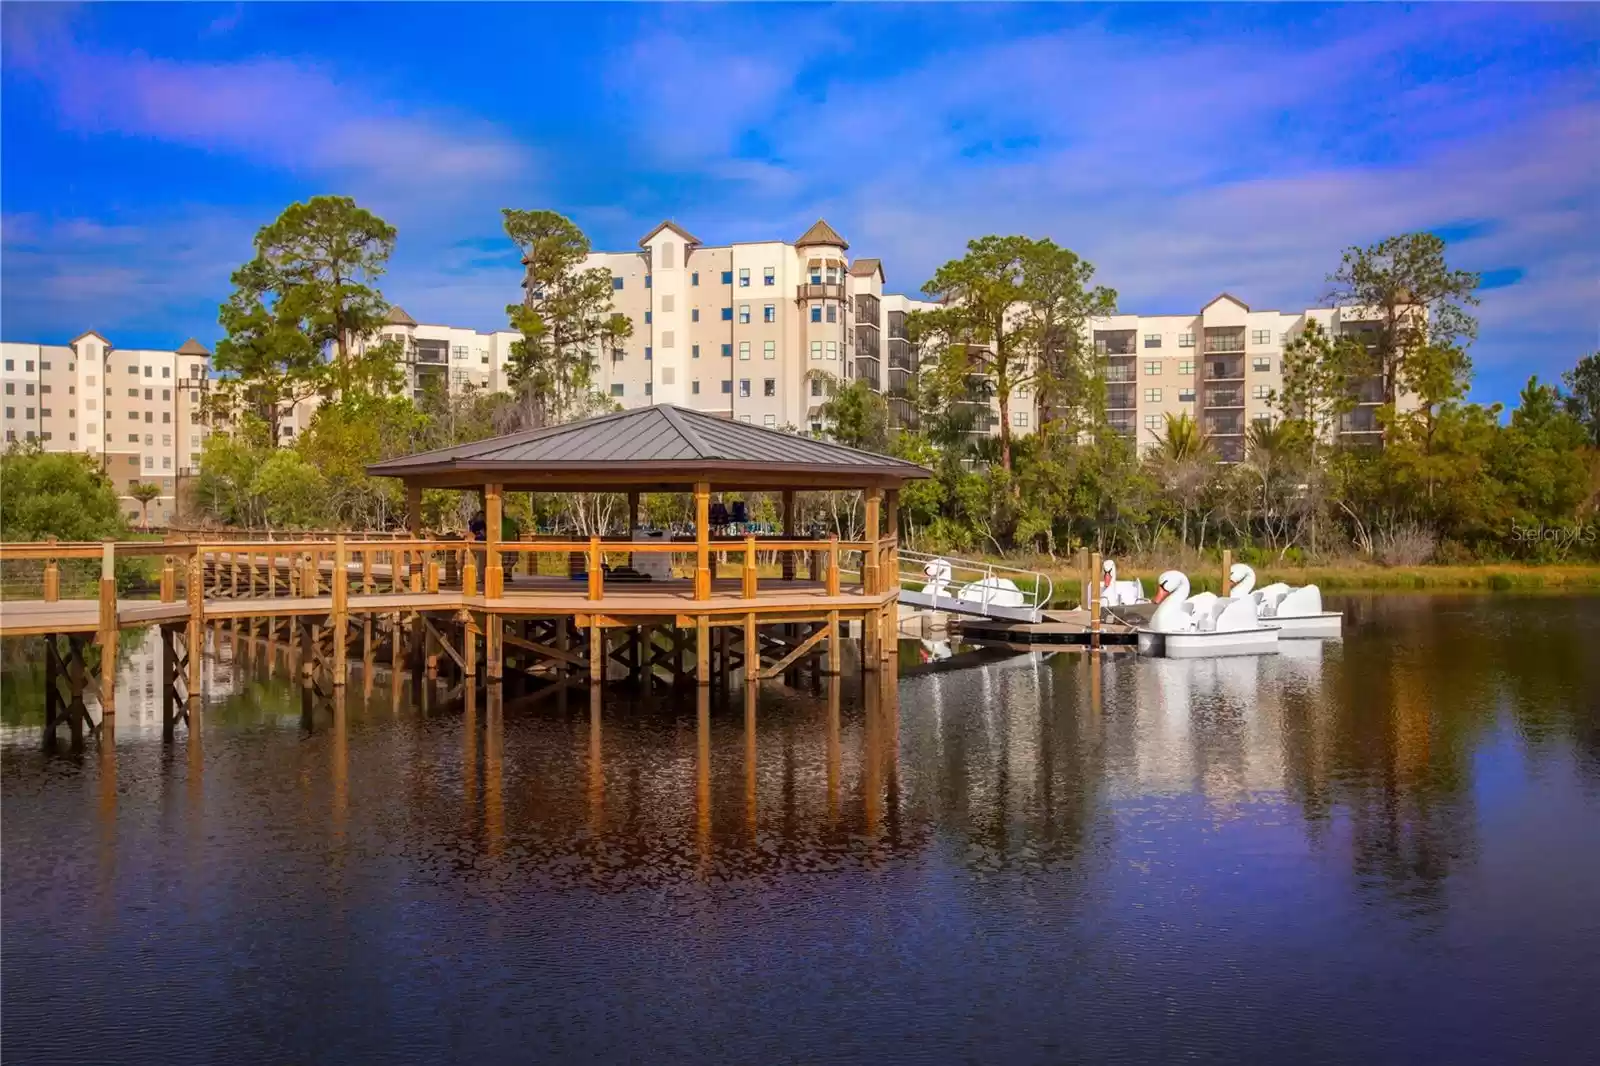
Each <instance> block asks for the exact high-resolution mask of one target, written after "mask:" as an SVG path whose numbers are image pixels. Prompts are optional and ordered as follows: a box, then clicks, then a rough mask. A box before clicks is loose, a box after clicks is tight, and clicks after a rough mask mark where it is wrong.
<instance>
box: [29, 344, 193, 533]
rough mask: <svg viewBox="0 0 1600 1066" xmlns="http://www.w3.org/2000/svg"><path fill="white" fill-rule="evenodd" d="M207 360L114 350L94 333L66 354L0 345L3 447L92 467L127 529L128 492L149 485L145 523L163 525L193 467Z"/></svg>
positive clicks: (137, 514)
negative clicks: (68, 455)
mask: <svg viewBox="0 0 1600 1066" xmlns="http://www.w3.org/2000/svg"><path fill="white" fill-rule="evenodd" d="M210 359H211V353H210V352H209V351H207V350H206V349H205V347H204V346H203V345H201V344H200V343H199V342H197V341H195V340H193V339H192V338H191V339H190V340H188V341H185V342H184V344H183V345H182V346H181V347H179V348H177V349H175V350H172V351H166V350H147V349H122V348H116V347H114V346H113V345H112V344H111V342H110V341H108V340H107V339H106V338H105V337H103V336H101V335H100V334H99V333H96V332H93V331H90V332H88V333H84V334H82V335H81V336H79V337H77V338H75V339H74V340H72V341H71V342H70V343H68V344H64V345H53V344H19V343H12V342H5V343H0V389H3V392H4V396H3V397H0V399H3V402H4V410H3V414H4V420H3V429H4V434H5V446H6V447H11V446H12V445H13V444H25V443H29V442H36V443H38V444H39V445H40V447H42V448H43V449H44V450H45V451H51V452H68V451H76V452H86V453H87V454H89V455H91V456H94V457H96V458H97V459H99V461H100V462H101V464H102V467H103V469H104V470H105V471H106V473H107V474H108V475H110V477H111V480H112V482H113V484H114V485H115V486H116V489H117V492H118V494H119V495H121V497H122V500H123V505H124V510H126V512H127V513H128V516H129V517H130V519H131V520H133V521H135V522H137V521H139V520H140V519H141V518H142V517H143V515H144V508H143V507H142V506H141V505H140V504H139V502H138V501H137V500H135V499H134V498H133V497H132V496H130V495H128V491H129V488H130V486H132V485H135V484H138V483H141V482H146V483H151V484H154V485H157V486H158V487H159V488H160V489H161V495H160V496H158V497H157V498H156V499H155V500H154V501H152V502H151V504H150V508H149V514H150V521H151V523H152V524H159V525H167V524H170V523H172V522H173V521H174V519H175V518H177V517H178V515H177V499H178V494H179V492H180V490H181V487H182V482H183V479H185V478H188V477H192V476H193V475H194V474H195V473H196V472H197V468H198V466H199V463H200V448H201V445H202V443H203V441H204V439H205V434H206V426H205V424H204V420H203V419H202V417H201V400H202V398H203V397H204V395H205V393H206V390H207V382H208V380H209V379H208V374H207V371H208V368H209V364H210Z"/></svg>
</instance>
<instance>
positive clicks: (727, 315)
mask: <svg viewBox="0 0 1600 1066" xmlns="http://www.w3.org/2000/svg"><path fill="white" fill-rule="evenodd" d="M722 321H724V322H732V321H733V308H731V307H724V308H723V309H722Z"/></svg>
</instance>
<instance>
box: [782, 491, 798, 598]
mask: <svg viewBox="0 0 1600 1066" xmlns="http://www.w3.org/2000/svg"><path fill="white" fill-rule="evenodd" d="M794 518H795V513H794V489H784V490H783V539H784V540H793V539H794V538H795V536H796V535H797V534H796V533H795V528H794ZM783 579H784V580H785V581H793V580H794V552H792V551H785V552H784V553H783Z"/></svg>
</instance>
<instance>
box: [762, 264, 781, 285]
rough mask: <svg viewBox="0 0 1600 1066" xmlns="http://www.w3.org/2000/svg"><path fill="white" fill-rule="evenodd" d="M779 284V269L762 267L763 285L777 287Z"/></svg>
mask: <svg viewBox="0 0 1600 1066" xmlns="http://www.w3.org/2000/svg"><path fill="white" fill-rule="evenodd" d="M777 283H778V271H777V269H776V268H775V267H762V268H761V284H763V285H776V284H777Z"/></svg>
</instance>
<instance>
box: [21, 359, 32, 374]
mask: <svg viewBox="0 0 1600 1066" xmlns="http://www.w3.org/2000/svg"><path fill="white" fill-rule="evenodd" d="M22 369H24V370H26V371H27V372H28V373H30V374H31V373H33V360H32V359H29V360H27V361H26V362H24V363H23V364H22Z"/></svg>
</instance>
